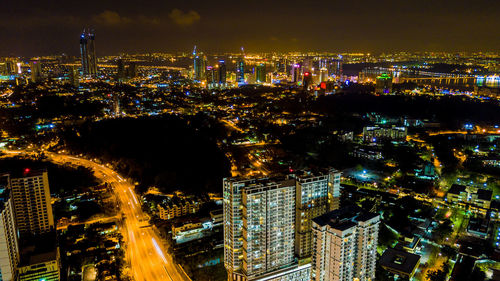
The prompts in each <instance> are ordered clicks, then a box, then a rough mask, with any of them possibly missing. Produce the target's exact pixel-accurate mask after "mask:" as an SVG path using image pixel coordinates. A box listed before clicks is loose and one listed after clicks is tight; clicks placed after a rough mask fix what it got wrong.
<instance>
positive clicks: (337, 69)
mask: <svg viewBox="0 0 500 281" xmlns="http://www.w3.org/2000/svg"><path fill="white" fill-rule="evenodd" d="M342 65H343V58H342V56H341V55H339V56H338V58H337V59H334V60H332V61H331V62H330V65H329V69H328V71H329V73H330V75H334V76H335V78H336V80H342V75H343V73H342Z"/></svg>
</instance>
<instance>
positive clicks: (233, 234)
mask: <svg viewBox="0 0 500 281" xmlns="http://www.w3.org/2000/svg"><path fill="white" fill-rule="evenodd" d="M223 189H224V192H223V198H224V200H223V205H224V207H223V219H224V221H223V224H224V246H225V247H224V265H225V267H226V270H227V271H228V279H229V280H309V276H310V275H309V273H307V272H310V267H307V266H306V267H302V266H303V265H307V264H309V260H308V258H309V257H310V255H311V252H312V248H311V239H312V232H311V229H310V228H311V223H310V220H311V219H312V218H314V217H315V216H318V215H322V214H324V213H326V212H328V211H329V210H330V208H336V207H338V198H339V196H340V190H339V189H340V173H339V172H337V171H335V170H330V172H328V171H326V173H317V174H315V173H311V172H300V173H295V174H290V175H286V176H277V177H272V178H258V179H238V178H226V179H224V183H223ZM297 229H300V231H297ZM299 265H300V266H299ZM287 272H288V273H287ZM271 276H274V277H272V278H271ZM276 276H279V277H276ZM300 276H302V277H300ZM273 278H278V279H273ZM302 278H304V279H302Z"/></svg>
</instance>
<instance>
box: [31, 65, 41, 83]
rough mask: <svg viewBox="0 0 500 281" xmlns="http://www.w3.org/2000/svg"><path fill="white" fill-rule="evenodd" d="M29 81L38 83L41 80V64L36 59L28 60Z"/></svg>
mask: <svg viewBox="0 0 500 281" xmlns="http://www.w3.org/2000/svg"><path fill="white" fill-rule="evenodd" d="M30 71H31V82H33V83H38V82H40V81H41V80H42V64H41V63H40V61H38V60H33V61H30Z"/></svg>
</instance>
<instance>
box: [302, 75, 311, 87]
mask: <svg viewBox="0 0 500 281" xmlns="http://www.w3.org/2000/svg"><path fill="white" fill-rule="evenodd" d="M312 83H313V79H312V73H311V72H309V71H306V72H304V75H303V79H302V86H303V87H304V90H308V89H309V87H311V85H312Z"/></svg>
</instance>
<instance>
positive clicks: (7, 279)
mask: <svg viewBox="0 0 500 281" xmlns="http://www.w3.org/2000/svg"><path fill="white" fill-rule="evenodd" d="M15 224H16V222H15V217H14V207H13V204H12V198H11V197H10V190H8V189H4V188H2V187H0V280H4V281H11V280H12V281H13V280H16V270H17V265H18V263H19V248H18V241H17V231H16V225H15Z"/></svg>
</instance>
